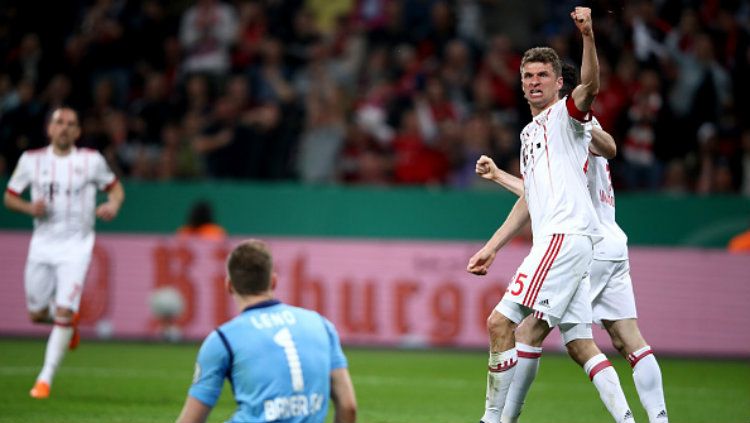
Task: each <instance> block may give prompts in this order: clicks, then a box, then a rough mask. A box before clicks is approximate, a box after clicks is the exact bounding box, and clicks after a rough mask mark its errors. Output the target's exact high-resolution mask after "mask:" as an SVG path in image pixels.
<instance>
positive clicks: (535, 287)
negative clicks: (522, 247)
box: [523, 234, 565, 308]
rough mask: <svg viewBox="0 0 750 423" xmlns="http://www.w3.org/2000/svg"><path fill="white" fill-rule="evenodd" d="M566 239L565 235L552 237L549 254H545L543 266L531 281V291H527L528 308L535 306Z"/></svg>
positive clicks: (526, 302) (537, 270) (548, 249)
mask: <svg viewBox="0 0 750 423" xmlns="http://www.w3.org/2000/svg"><path fill="white" fill-rule="evenodd" d="M564 239H565V235H561V234H555V235H552V242H550V245H549V247H547V252H546V253H545V257H544V258H543V259H542V263H541V265H540V266H539V267H537V269H536V272H534V278H533V279H532V280H531V285H529V290H528V291H526V296H525V297H524V299H523V305H525V306H526V307H529V308H532V307H533V306H534V302H535V301H536V297H537V295H539V291H540V290H541V289H542V285H543V284H544V280H545V279H546V278H547V274H548V273H549V270H550V269H551V268H552V264H553V263H554V262H555V259H556V258H557V254H558V253H559V252H560V247H562V243H563V240H564Z"/></svg>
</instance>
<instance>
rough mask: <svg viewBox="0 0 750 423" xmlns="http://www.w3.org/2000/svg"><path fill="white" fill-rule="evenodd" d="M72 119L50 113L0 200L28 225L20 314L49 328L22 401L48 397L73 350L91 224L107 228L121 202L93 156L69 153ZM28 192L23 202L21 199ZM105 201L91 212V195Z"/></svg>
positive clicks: (66, 112) (75, 132)
mask: <svg viewBox="0 0 750 423" xmlns="http://www.w3.org/2000/svg"><path fill="white" fill-rule="evenodd" d="M80 134H81V127H80V124H79V122H78V115H77V114H76V112H75V111H74V110H72V109H69V108H66V107H61V108H58V109H56V110H55V111H54V112H53V113H52V117H51V119H50V122H49V125H48V126H47V135H48V136H49V138H50V145H49V146H48V147H46V148H41V149H38V150H30V151H26V152H24V153H23V154H22V155H21V158H20V159H19V161H18V166H17V167H16V169H15V171H14V172H13V176H11V178H10V181H9V182H8V187H7V190H6V191H5V195H4V202H5V206H6V207H7V208H9V209H10V210H14V211H17V212H20V213H25V214H28V215H30V216H32V217H34V233H33V235H32V237H31V244H30V246H29V255H28V259H27V261H26V270H25V276H24V279H25V288H26V306H27V307H28V310H29V315H30V317H31V321H32V322H34V323H54V326H53V328H52V332H51V333H50V336H49V340H48V341H47V350H46V352H45V356H44V366H43V368H42V371H41V373H39V376H38V377H37V380H36V383H35V384H34V387H33V388H32V389H31V392H30V395H31V396H32V397H34V398H38V399H44V398H47V397H49V394H50V386H51V385H52V379H53V377H54V376H55V372H56V370H57V368H58V366H59V365H60V363H61V362H62V359H63V357H65V351H66V350H67V349H68V348H70V349H74V348H75V347H76V346H77V345H78V339H79V338H78V330H77V311H78V306H79V304H80V301H81V293H82V292H83V284H84V281H85V278H86V272H87V270H88V266H89V262H90V261H91V252H92V249H93V247H94V220H95V216H96V217H99V218H100V219H102V220H112V219H113V218H114V217H115V216H117V213H118V211H119V210H120V206H121V205H122V202H123V200H124V198H125V194H124V191H123V189H122V185H121V184H120V182H119V181H118V180H117V178H116V177H115V175H114V174H113V173H112V171H110V169H109V167H108V166H107V163H106V162H105V161H104V158H103V157H102V155H101V154H99V153H98V152H97V151H95V150H89V149H85V148H81V149H79V148H76V147H75V145H74V144H75V141H76V140H77V139H78V137H79V136H80ZM28 186H31V202H29V201H26V200H24V199H23V198H22V197H21V193H23V191H24V190H25V189H26V187H28ZM97 188H98V189H102V190H104V191H106V192H107V193H108V198H107V202H105V203H103V204H101V205H99V206H98V207H97V206H96V191H97Z"/></svg>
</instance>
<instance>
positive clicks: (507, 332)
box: [487, 311, 515, 338]
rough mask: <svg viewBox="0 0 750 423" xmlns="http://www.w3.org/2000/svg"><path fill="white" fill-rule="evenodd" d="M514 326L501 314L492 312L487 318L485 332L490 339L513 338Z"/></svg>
mask: <svg viewBox="0 0 750 423" xmlns="http://www.w3.org/2000/svg"><path fill="white" fill-rule="evenodd" d="M514 328H515V324H514V323H513V322H512V321H511V320H510V319H508V318H507V317H505V316H503V315H502V314H501V313H498V312H496V311H493V312H492V313H491V314H490V317H488V318H487V332H489V334H490V337H491V338H506V337H508V336H513V329H514Z"/></svg>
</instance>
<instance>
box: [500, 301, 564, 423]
mask: <svg viewBox="0 0 750 423" xmlns="http://www.w3.org/2000/svg"><path fill="white" fill-rule="evenodd" d="M537 315H538V312H537V313H533V314H531V315H529V316H528V317H526V318H525V319H524V320H523V321H522V322H521V324H520V325H518V328H517V329H516V351H517V354H518V364H516V373H515V374H514V375H513V381H512V382H511V384H510V389H509V390H508V396H507V398H506V399H505V407H504V408H503V416H502V418H501V422H502V423H516V422H517V421H518V418H519V416H520V415H521V409H522V408H523V404H524V402H525V401H526V396H527V395H528V393H529V389H530V388H531V384H532V383H533V382H534V379H535V378H536V375H537V373H538V371H539V360H540V359H541V357H542V342H544V339H545V338H546V337H547V335H549V333H550V331H552V328H550V327H549V325H548V324H547V322H546V321H544V320H541V319H538V318H537V317H536V316H537Z"/></svg>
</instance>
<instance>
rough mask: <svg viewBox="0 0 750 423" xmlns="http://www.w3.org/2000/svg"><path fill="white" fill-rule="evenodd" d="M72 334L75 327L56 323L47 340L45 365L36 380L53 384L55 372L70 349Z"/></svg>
mask: <svg viewBox="0 0 750 423" xmlns="http://www.w3.org/2000/svg"><path fill="white" fill-rule="evenodd" d="M72 336H73V328H72V327H70V326H63V325H59V324H57V323H56V324H55V325H54V326H53V327H52V333H50V335H49V339H48V340H47V351H46V352H45V353H44V367H42V371H41V373H39V377H37V379H36V380H41V381H43V382H46V383H48V384H49V385H52V378H54V377H55V372H56V371H57V368H58V367H59V366H60V363H61V362H62V360H63V357H65V352H67V351H68V344H70V338H71V337H72Z"/></svg>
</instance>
